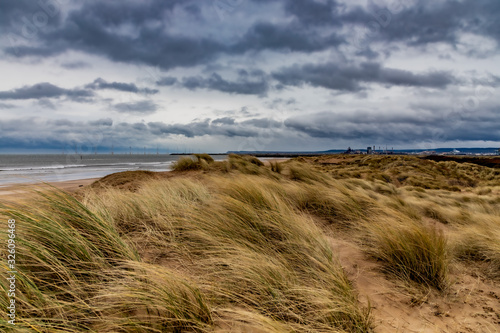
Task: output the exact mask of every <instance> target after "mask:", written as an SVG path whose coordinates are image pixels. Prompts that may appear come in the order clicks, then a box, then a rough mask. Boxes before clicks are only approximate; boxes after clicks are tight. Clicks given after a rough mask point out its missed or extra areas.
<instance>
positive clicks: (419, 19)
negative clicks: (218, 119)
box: [0, 0, 500, 69]
mask: <svg viewBox="0 0 500 333" xmlns="http://www.w3.org/2000/svg"><path fill="white" fill-rule="evenodd" d="M42 1H43V0H42ZM46 1H49V0H46ZM254 1H255V0H254ZM395 1H396V2H397V0H395ZM257 2H259V4H260V6H268V5H269V2H264V1H257ZM276 2H279V3H281V4H282V7H283V9H284V14H285V15H286V16H284V17H282V18H284V19H287V20H281V21H280V20H273V21H272V22H271V21H257V22H256V23H255V24H254V25H253V26H251V27H250V28H249V29H248V30H247V31H246V32H245V31H242V32H241V33H238V34H237V35H236V36H238V38H237V39H236V40H235V41H231V42H230V41H223V40H221V39H220V38H219V39H215V37H213V35H211V34H207V35H206V36H201V35H198V36H196V37H193V36H192V35H190V34H184V33H179V32H175V33H174V32H173V31H175V30H174V29H170V24H171V19H170V18H171V17H172V15H173V10H174V8H181V7H182V8H183V10H184V11H185V12H189V13H195V14H196V15H194V16H193V19H194V20H196V22H194V24H199V25H203V24H210V22H209V21H206V17H203V18H202V17H201V16H200V15H206V14H203V13H209V12H210V13H212V14H213V11H214V8H213V3H212V2H211V1H208V2H206V3H202V4H200V3H195V2H193V1H181V0H175V1H160V0H151V1H146V2H126V3H123V2H114V1H112V2H107V1H88V2H84V3H83V4H82V5H81V7H80V8H76V9H74V10H72V11H71V12H69V14H68V15H67V17H66V19H65V21H63V22H59V21H57V22H58V23H57V29H56V27H51V29H40V33H39V34H38V37H37V43H36V44H32V45H19V46H17V47H9V46H7V47H6V48H5V49H4V51H5V52H6V53H7V54H11V55H14V54H15V55H17V56H21V57H22V56H40V57H49V56H53V55H58V54H61V53H63V52H66V51H68V50H78V51H82V52H85V53H89V54H98V55H102V56H105V57H107V58H109V59H111V60H113V61H116V62H126V63H137V64H147V65H151V66H158V67H160V68H162V69H172V68H176V67H191V66H196V65H200V64H207V63H210V62H212V61H215V60H217V59H218V58H219V57H220V56H222V55H240V54H244V53H246V52H249V51H266V50H273V51H280V52H281V51H294V52H307V53H312V52H317V51H322V50H326V49H329V48H334V47H337V46H339V45H340V44H341V43H352V42H353V41H352V40H351V39H350V38H351V37H352V36H349V33H347V35H346V36H341V35H339V33H340V31H341V29H342V28H343V27H344V26H345V25H346V24H354V25H357V26H360V27H365V28H366V27H368V28H369V29H373V24H374V26H375V28H376V30H377V31H376V33H375V34H373V36H371V37H373V40H385V41H391V42H392V41H396V42H399V41H401V42H405V43H406V44H408V45H422V44H428V43H433V42H446V43H450V44H453V45H455V44H456V42H457V38H458V36H459V34H460V33H461V32H472V33H478V34H480V35H485V36H490V37H492V38H495V39H496V40H497V41H500V20H498V19H497V18H498V17H499V16H500V2H499V1H498V0H484V1H476V0H465V1H461V2H459V1H454V0H448V1H442V2H437V3H434V2H427V1H418V2H417V3H416V4H415V5H413V6H410V5H406V4H404V3H403V5H402V6H399V7H401V8H396V9H398V10H397V11H396V10H394V8H392V6H389V9H386V8H378V7H376V6H371V7H370V8H365V7H357V8H355V9H352V10H350V11H346V9H345V8H344V7H343V5H339V4H337V3H336V2H335V1H333V0H324V1H318V0H281V1H273V3H276ZM393 2H394V1H393ZM0 6H2V7H1V8H0V9H2V8H3V9H4V10H3V11H0V13H1V14H0V18H2V17H3V18H4V19H5V22H7V23H6V24H9V23H10V21H11V20H12V17H15V16H16V15H17V14H16V15H14V14H13V13H18V14H19V13H24V12H26V11H28V12H29V11H30V10H35V9H36V8H35V7H36V6H34V7H33V5H29V4H28V2H24V1H3V2H2V4H1V5H0ZM200 6H205V7H206V8H204V9H203V10H201V9H200ZM31 7H32V8H31ZM396 7H397V6H396ZM28 8H31V9H30V10H28ZM242 10H243V9H242ZM391 10H392V11H391ZM248 14H249V16H251V15H252V14H255V13H251V12H250V13H248ZM196 17H198V18H196ZM289 18H295V20H289ZM1 21H2V20H0V22H1ZM279 22H281V23H279ZM283 22H286V23H283ZM372 23H373V24H372ZM124 26H128V27H129V28H130V29H128V33H124V32H123V31H120V28H122V27H124ZM320 27H321V28H331V29H330V31H329V32H328V33H326V31H328V30H324V31H321V32H320V31H318V28H320ZM228 28H229V29H230V28H231V27H230V26H229V27H228ZM358 55H361V56H365V57H368V58H373V57H375V56H377V54H376V53H375V52H374V51H373V50H371V49H370V48H364V49H363V50H361V49H360V50H358Z"/></svg>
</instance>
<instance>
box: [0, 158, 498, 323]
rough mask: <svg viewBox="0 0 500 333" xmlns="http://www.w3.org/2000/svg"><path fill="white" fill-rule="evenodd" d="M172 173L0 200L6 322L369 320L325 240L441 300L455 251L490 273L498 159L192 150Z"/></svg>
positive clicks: (1, 299) (126, 176)
mask: <svg viewBox="0 0 500 333" xmlns="http://www.w3.org/2000/svg"><path fill="white" fill-rule="evenodd" d="M174 170H175V171H174V172H172V173H170V174H168V175H157V174H151V173H141V172H136V173H133V172H132V173H130V172H129V173H122V174H116V175H111V176H108V177H105V178H103V179H102V180H101V181H99V182H98V183H97V184H94V186H91V187H88V188H86V189H84V190H83V191H81V192H79V193H78V194H77V195H69V194H65V193H62V192H59V191H52V192H48V193H42V194H41V195H40V196H39V199H38V201H37V202H36V203H32V204H30V205H29V206H2V207H1V210H0V215H1V216H2V218H3V219H8V218H15V219H16V221H18V222H17V223H18V230H17V232H18V238H17V239H18V243H17V244H18V248H17V251H18V253H19V255H18V257H17V258H16V261H17V265H18V271H19V275H18V285H17V301H18V309H17V315H18V325H17V329H18V331H19V332H82V331H87V332H226V331H227V332H229V331H232V332H238V331H248V332H371V331H373V330H375V331H376V330H377V328H376V325H375V323H374V318H373V314H372V311H371V308H370V306H369V304H366V303H365V302H360V295H359V291H358V290H357V289H356V287H355V285H354V283H353V281H352V279H351V277H350V276H349V275H348V274H347V273H346V271H345V268H344V267H343V264H342V263H341V262H340V261H339V259H338V255H337V253H336V252H335V250H334V249H333V247H332V244H331V235H339V236H342V237H347V238H349V239H351V240H352V241H353V242H355V243H356V244H357V245H358V246H359V247H360V248H361V249H362V251H363V253H364V254H365V256H366V258H367V259H366V260H372V261H373V262H375V263H377V265H379V266H380V271H381V272H383V273H384V274H386V277H387V279H388V280H391V281H394V283H396V284H397V285H400V286H401V288H404V289H405V290H407V291H408V292H410V293H415V294H419V293H422V292H424V293H426V292H428V291H429V290H433V291H434V292H436V293H438V294H439V293H441V294H443V295H444V294H445V293H446V292H447V290H450V288H453V283H454V280H453V279H450V270H451V268H452V267H453V265H455V264H456V263H460V262H467V263H469V264H474V265H475V263H477V265H478V266H477V267H478V271H480V272H481V274H484V276H485V277H486V278H488V279H493V280H495V279H498V278H499V277H500V248H499V246H498V244H500V233H499V231H498V230H500V228H499V227H500V208H499V207H500V205H499V203H500V199H499V193H500V174H498V173H497V171H498V170H495V169H490V168H487V167H483V166H477V165H469V164H467V163H465V164H458V163H456V162H449V161H446V162H435V161H421V160H418V159H416V158H409V157H385V158H384V157H377V156H373V157H363V158H354V159H352V158H351V160H349V158H347V157H344V156H330V157H324V158H308V159H304V158H301V159H297V160H291V161H287V162H282V163H277V162H273V163H271V164H270V165H269V166H266V165H263V163H261V162H260V161H259V160H256V159H255V158H252V157H245V156H243V157H241V156H235V155H232V156H230V157H229V159H228V160H227V161H221V162H215V161H213V160H212V159H211V158H210V156H208V157H207V156H206V155H198V156H194V157H193V158H184V159H181V160H179V161H178V162H177V164H176V165H175V166H174ZM450 175H452V176H453V177H451V178H450ZM450 179H451V180H454V181H453V182H451V183H450ZM455 180H456V181H455ZM124 184H125V185H124ZM2 237H6V236H5V234H2ZM2 265H4V264H2ZM4 272H5V271H4ZM2 275H3V276H2V280H1V281H2V282H1V286H2V288H3V289H4V290H6V288H7V282H6V279H5V276H4V275H5V273H2ZM7 289H8V288H7ZM7 302H8V298H7V296H6V293H1V294H0V303H1V304H2V306H5V307H6V306H7ZM0 327H1V328H2V329H4V330H5V329H8V327H9V326H8V324H7V316H6V314H5V313H2V314H1V317H0Z"/></svg>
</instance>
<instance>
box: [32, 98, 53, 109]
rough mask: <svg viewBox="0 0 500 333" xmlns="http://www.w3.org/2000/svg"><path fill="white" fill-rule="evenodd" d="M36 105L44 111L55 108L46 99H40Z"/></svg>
mask: <svg viewBox="0 0 500 333" xmlns="http://www.w3.org/2000/svg"><path fill="white" fill-rule="evenodd" d="M37 104H38V105H40V106H41V107H43V108H45V109H50V110H56V109H57V106H56V105H55V104H54V103H52V102H51V101H50V99H47V98H41V99H40V100H38V101H37Z"/></svg>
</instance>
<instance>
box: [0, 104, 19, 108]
mask: <svg viewBox="0 0 500 333" xmlns="http://www.w3.org/2000/svg"><path fill="white" fill-rule="evenodd" d="M15 107H16V106H15V105H13V104H8V103H0V109H13V108H15Z"/></svg>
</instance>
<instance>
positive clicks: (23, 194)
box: [0, 178, 99, 202]
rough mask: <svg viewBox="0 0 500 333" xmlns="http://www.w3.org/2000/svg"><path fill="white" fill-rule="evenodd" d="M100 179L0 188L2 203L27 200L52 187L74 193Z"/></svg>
mask: <svg viewBox="0 0 500 333" xmlns="http://www.w3.org/2000/svg"><path fill="white" fill-rule="evenodd" d="M98 179H99V178H91V179H80V180H68V181H63V182H51V183H36V184H25V183H23V184H15V185H7V186H4V187H0V202H1V201H19V200H20V199H26V198H27V197H29V195H30V193H33V191H35V190H41V189H47V188H50V187H55V188H58V189H61V190H63V191H66V192H74V191H76V190H78V189H79V188H80V187H84V186H87V185H90V184H92V183H93V182H94V181H96V180H98Z"/></svg>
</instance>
